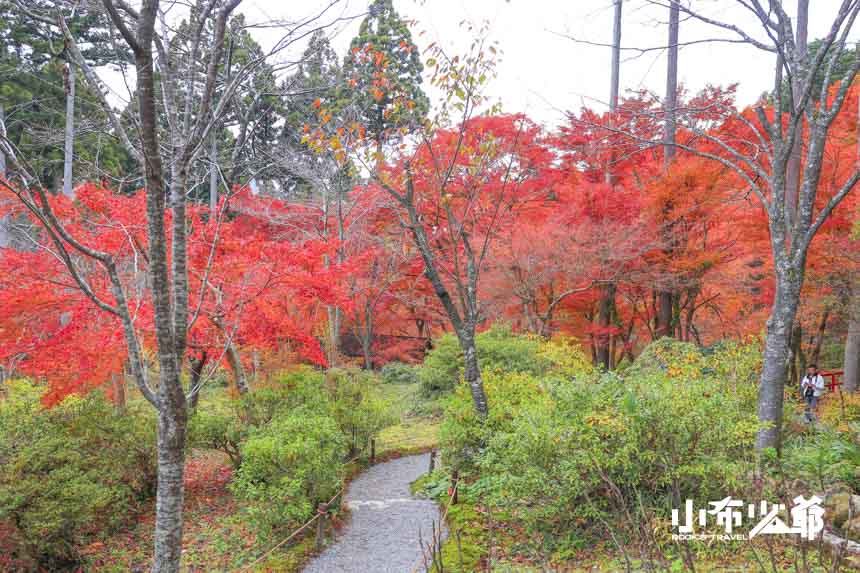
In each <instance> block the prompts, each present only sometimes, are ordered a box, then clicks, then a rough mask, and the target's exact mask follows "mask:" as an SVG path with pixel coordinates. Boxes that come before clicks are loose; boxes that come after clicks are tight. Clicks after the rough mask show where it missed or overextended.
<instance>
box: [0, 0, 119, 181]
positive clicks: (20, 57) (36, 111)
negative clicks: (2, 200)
mask: <svg viewBox="0 0 860 573" xmlns="http://www.w3.org/2000/svg"><path fill="white" fill-rule="evenodd" d="M28 9H29V10H30V11H31V13H33V14H41V15H45V16H53V15H54V14H55V13H56V11H57V10H60V11H61V12H62V13H64V14H65V15H66V16H67V22H68V25H69V27H70V29H71V30H72V33H73V34H74V35H75V37H77V38H80V44H81V46H83V47H84V48H83V49H82V53H83V55H84V57H85V58H86V59H87V61H88V62H89V63H90V64H91V65H92V66H106V65H111V64H117V63H118V62H119V61H121V60H122V59H127V58H128V54H127V53H124V52H117V51H115V50H114V48H113V45H112V43H111V42H110V38H109V32H108V25H107V22H106V21H105V20H104V17H103V15H101V14H99V13H97V12H88V11H87V9H86V6H78V7H77V8H76V9H75V11H74V16H72V10H71V6H70V5H69V4H67V3H64V2H57V1H48V0H33V1H32V2H28ZM70 59H71V58H70V57H69V56H68V54H67V52H66V50H65V46H64V42H63V38H62V34H61V33H60V31H59V29H58V28H57V27H56V26H51V25H49V24H47V23H46V22H44V21H41V20H38V19H36V18H32V17H30V15H28V14H25V13H24V12H23V11H22V10H21V9H20V8H19V7H18V6H16V4H15V3H14V2H12V1H11V0H0V78H2V79H3V81H2V82H0V106H2V107H3V109H4V116H5V118H4V119H5V123H6V128H7V135H8V137H9V140H10V141H11V142H12V144H13V145H15V147H16V148H17V149H18V152H19V154H20V158H21V159H22V160H24V161H26V162H27V164H29V165H30V166H31V167H32V168H33V170H34V171H35V173H36V174H37V175H38V176H39V177H40V179H41V180H42V182H43V183H44V184H45V185H46V186H47V187H48V188H50V189H52V190H54V191H57V190H59V189H60V188H61V187H62V175H63V156H64V151H63V126H64V124H65V115H66V90H65V85H64V73H63V72H64V68H65V66H66V64H67V62H69V61H70ZM75 75H76V80H77V81H76V83H75V88H76V90H75V91H76V92H77V97H76V116H77V117H76V123H77V126H78V129H77V135H76V140H75V172H76V174H77V175H78V176H77V177H76V179H78V180H84V179H91V180H99V179H104V178H111V177H118V176H120V174H122V173H123V172H124V171H125V170H126V169H127V167H128V165H129V162H130V158H129V157H128V154H127V153H126V152H125V150H124V149H123V148H122V146H121V145H120V144H119V143H118V142H117V141H116V140H115V139H114V138H113V137H112V136H111V135H110V130H109V128H108V127H107V121H106V117H105V115H104V113H103V112H102V110H101V108H100V105H99V103H98V100H97V98H96V97H95V94H93V93H92V91H91V90H89V89H87V86H86V82H84V81H83V78H82V77H81V74H80V73H77V74H75Z"/></svg>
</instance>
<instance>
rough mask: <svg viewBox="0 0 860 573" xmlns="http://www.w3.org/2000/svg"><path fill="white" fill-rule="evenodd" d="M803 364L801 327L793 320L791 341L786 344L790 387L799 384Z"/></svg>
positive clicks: (797, 321)
mask: <svg viewBox="0 0 860 573" xmlns="http://www.w3.org/2000/svg"><path fill="white" fill-rule="evenodd" d="M803 362H804V359H803V325H801V324H800V321H799V320H797V319H795V320H794V325H793V326H792V328H791V340H790V341H789V343H788V382H789V384H790V385H791V386H792V387H796V386H798V385H799V384H800V378H801V376H802V375H801V372H803Z"/></svg>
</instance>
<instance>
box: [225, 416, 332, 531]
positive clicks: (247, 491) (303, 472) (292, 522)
mask: <svg viewBox="0 0 860 573" xmlns="http://www.w3.org/2000/svg"><path fill="white" fill-rule="evenodd" d="M347 449H348V448H347V439H346V436H344V434H343V433H342V432H341V431H340V429H339V428H338V426H337V423H336V422H335V420H334V418H333V417H331V416H330V415H328V414H326V413H324V412H320V411H315V410H313V409H305V408H299V409H297V410H293V411H291V412H285V413H283V414H281V415H278V416H276V417H275V418H274V419H273V420H272V421H271V423H270V424H268V425H266V426H263V427H261V428H258V429H256V430H254V431H252V432H251V435H250V437H249V438H248V439H247V441H245V442H244V443H243V444H242V445H241V453H242V466H241V467H240V468H239V470H238V471H237V472H236V475H235V477H234V479H233V482H232V483H231V484H230V490H231V491H232V492H233V493H234V494H235V495H236V496H237V497H238V498H239V499H242V500H244V501H245V502H247V506H246V512H247V515H248V517H249V520H250V522H251V525H252V526H254V527H255V528H256V530H257V532H258V534H260V535H262V536H264V537H268V536H270V535H271V534H272V533H273V532H275V531H277V530H279V529H281V528H293V527H295V526H297V525H299V524H301V522H303V521H304V520H306V519H307V518H308V517H309V516H310V515H312V513H313V511H314V510H315V509H316V506H317V504H319V503H321V502H326V501H328V500H329V499H330V498H331V496H332V495H333V494H334V493H335V492H336V491H337V489H338V488H339V486H340V484H341V479H342V477H343V469H342V468H343V465H342V464H343V461H344V457H345V455H346V452H347Z"/></svg>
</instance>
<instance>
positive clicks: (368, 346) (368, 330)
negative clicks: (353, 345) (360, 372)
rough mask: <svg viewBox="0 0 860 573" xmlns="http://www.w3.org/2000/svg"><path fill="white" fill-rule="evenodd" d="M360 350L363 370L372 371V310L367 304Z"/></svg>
mask: <svg viewBox="0 0 860 573" xmlns="http://www.w3.org/2000/svg"><path fill="white" fill-rule="evenodd" d="M361 349H362V351H363V352H364V369H365V370H372V369H373V309H372V308H371V307H370V305H369V304H367V305H365V307H364V330H363V332H362V337H361Z"/></svg>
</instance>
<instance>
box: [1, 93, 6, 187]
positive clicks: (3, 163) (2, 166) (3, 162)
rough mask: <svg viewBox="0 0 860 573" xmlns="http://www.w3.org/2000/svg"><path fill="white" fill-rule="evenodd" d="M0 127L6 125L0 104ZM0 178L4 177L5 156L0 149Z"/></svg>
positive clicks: (4, 113)
mask: <svg viewBox="0 0 860 573" xmlns="http://www.w3.org/2000/svg"><path fill="white" fill-rule="evenodd" d="M0 125H3V126H5V125H6V110H5V109H3V104H2V103H0ZM0 177H4V178H5V177H6V154H5V153H3V150H2V149H0Z"/></svg>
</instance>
